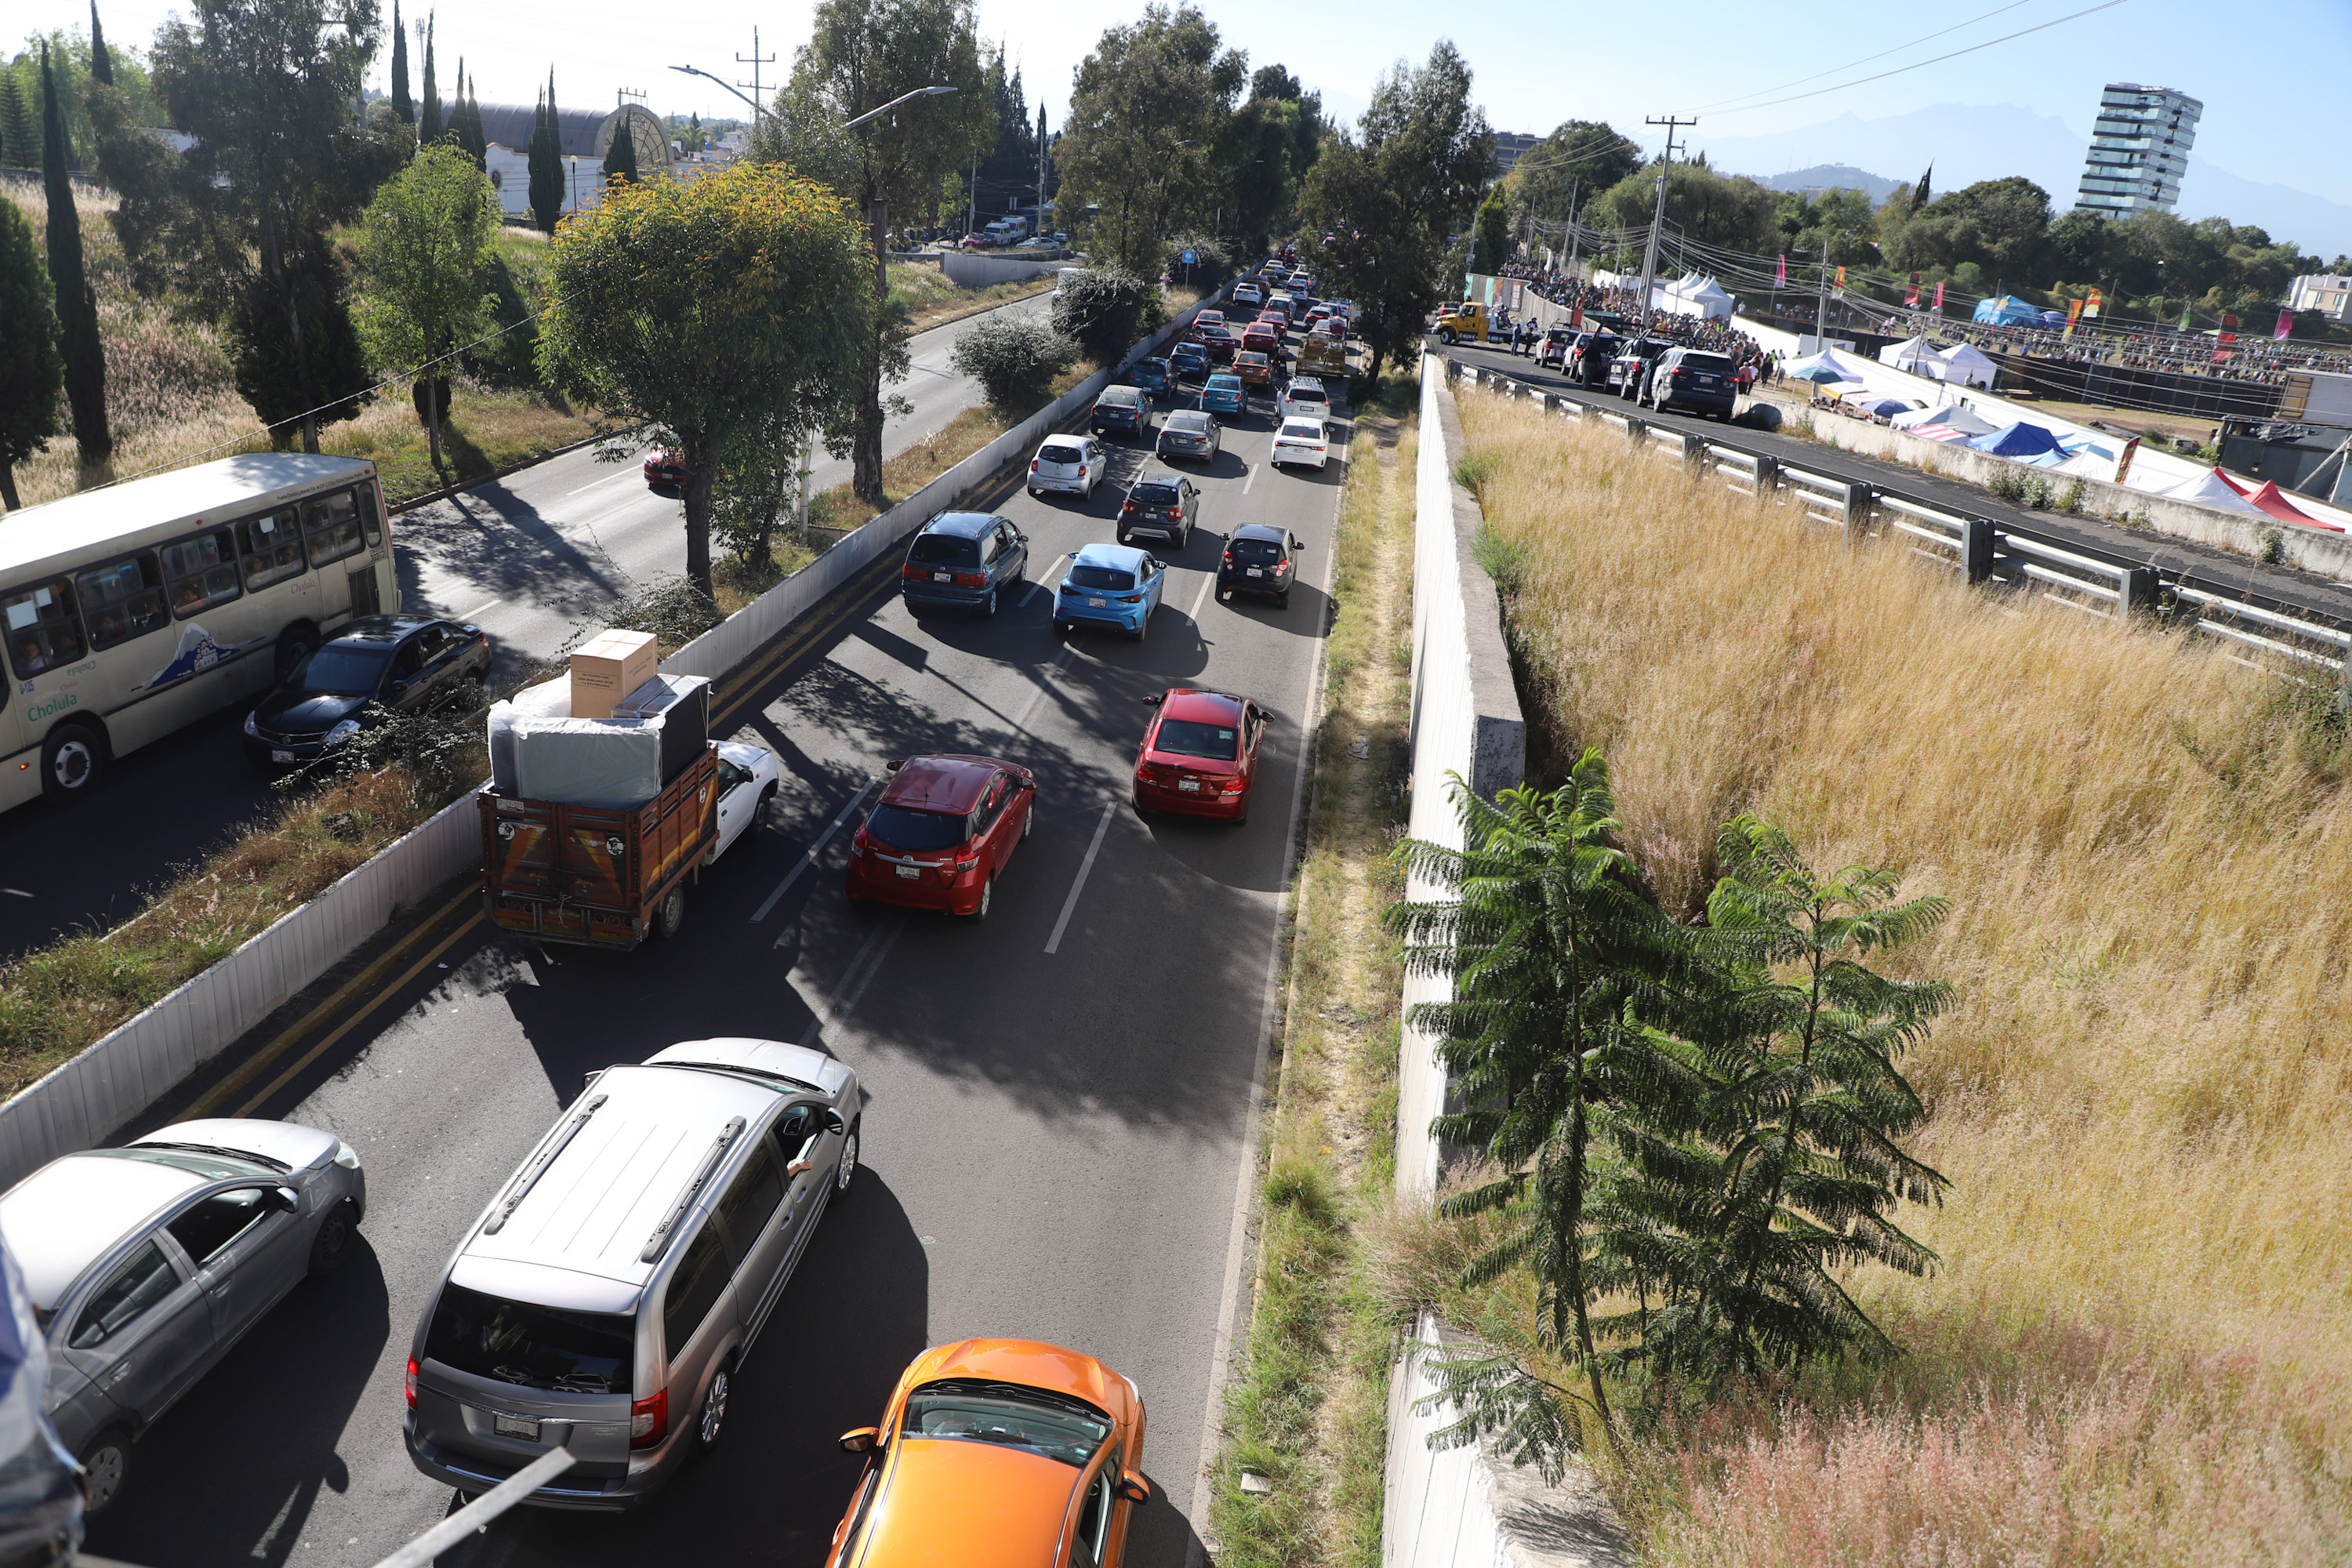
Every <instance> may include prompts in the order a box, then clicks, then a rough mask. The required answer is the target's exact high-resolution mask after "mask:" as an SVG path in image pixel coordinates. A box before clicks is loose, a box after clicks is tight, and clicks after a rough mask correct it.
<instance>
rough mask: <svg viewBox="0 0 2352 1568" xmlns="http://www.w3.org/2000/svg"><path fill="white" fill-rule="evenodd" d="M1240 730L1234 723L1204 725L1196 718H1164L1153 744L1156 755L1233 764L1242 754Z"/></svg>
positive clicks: (1152, 747)
mask: <svg viewBox="0 0 2352 1568" xmlns="http://www.w3.org/2000/svg"><path fill="white" fill-rule="evenodd" d="M1241 744H1242V742H1241V731H1238V730H1236V729H1234V727H1233V726H1232V725H1231V724H1203V723H1202V722H1201V721H1198V720H1196V719H1162V720H1161V721H1160V734H1159V736H1158V738H1157V739H1155V740H1154V741H1153V742H1151V749H1152V750H1153V751H1155V752H1170V753H1171V754H1173V755H1175V756H1179V757H1207V758H1210V759H1211V760H1213V761H1215V762H1220V763H1230V762H1232V761H1233V760H1234V758H1235V757H1236V756H1238V755H1240V754H1241Z"/></svg>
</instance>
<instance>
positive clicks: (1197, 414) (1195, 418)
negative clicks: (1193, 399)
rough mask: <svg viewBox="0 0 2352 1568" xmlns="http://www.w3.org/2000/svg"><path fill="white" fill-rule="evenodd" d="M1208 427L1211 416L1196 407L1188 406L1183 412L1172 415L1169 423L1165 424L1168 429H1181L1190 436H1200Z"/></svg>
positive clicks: (1169, 417)
mask: <svg viewBox="0 0 2352 1568" xmlns="http://www.w3.org/2000/svg"><path fill="white" fill-rule="evenodd" d="M1208 427H1209V416H1207V415H1205V414H1203V413H1202V412H1201V411H1200V410H1198V409H1195V408H1188V409H1186V410H1184V412H1183V413H1181V414H1171V415H1170V416H1168V423H1167V425H1166V426H1164V428H1166V429H1170V430H1175V431H1180V432H1181V433H1182V434H1184V435H1188V436H1198V435H1200V434H1201V433H1202V431H1204V430H1206V429H1207V428H1208Z"/></svg>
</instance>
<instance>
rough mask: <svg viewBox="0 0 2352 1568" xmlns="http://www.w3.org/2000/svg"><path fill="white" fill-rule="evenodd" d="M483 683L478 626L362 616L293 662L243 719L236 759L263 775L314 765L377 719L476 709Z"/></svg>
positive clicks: (484, 661) (486, 648) (485, 640)
mask: <svg viewBox="0 0 2352 1568" xmlns="http://www.w3.org/2000/svg"><path fill="white" fill-rule="evenodd" d="M489 674H490V635H489V634H488V632H486V631H484V630H482V628H481V627H479V626H469V625H467V624H466V623H464V622H461V621H442V620H436V619H434V618H433V617H432V616H361V617H360V618H359V619H358V620H355V621H348V622H346V623H344V625H343V626H342V629H341V630H340V631H338V632H336V633H335V635H334V636H333V637H329V638H328V639H327V640H326V641H325V642H322V643H320V645H319V646H318V647H314V648H312V649H311V650H310V652H309V653H307V654H305V655H303V657H302V659H301V662H299V664H297V665H295V667H294V668H292V669H291V670H289V671H288V672H287V676H286V679H283V680H281V681H279V682H278V685H277V687H276V688H275V689H272V690H271V691H270V693H269V695H268V696H267V697H264V698H263V699H262V700H261V703H260V705H259V706H258V707H257V708H255V709H254V710H253V711H252V712H250V713H248V714H247V715H246V717H245V754H246V755H247V757H249V758H251V759H252V761H253V763H254V765H255V766H256V767H263V768H285V767H293V766H297V765H299V764H300V763H309V762H315V761H317V760H318V759H319V758H320V757H322V756H324V755H326V754H327V753H328V752H331V751H333V750H335V748H337V747H338V746H341V745H342V744H343V743H344V742H347V741H349V740H350V739H351V738H352V736H353V735H356V734H358V733H359V732H360V731H362V730H364V729H367V728H369V727H370V726H372V725H373V724H374V723H375V722H377V721H378V719H379V717H380V716H381V714H382V713H383V711H384V710H392V711H394V712H411V711H415V710H418V709H424V708H431V707H435V706H437V705H438V704H441V703H444V702H452V703H455V702H463V703H466V704H468V705H471V706H479V704H480V702H481V698H482V686H483V683H484V682H485V681H487V680H488V679H489Z"/></svg>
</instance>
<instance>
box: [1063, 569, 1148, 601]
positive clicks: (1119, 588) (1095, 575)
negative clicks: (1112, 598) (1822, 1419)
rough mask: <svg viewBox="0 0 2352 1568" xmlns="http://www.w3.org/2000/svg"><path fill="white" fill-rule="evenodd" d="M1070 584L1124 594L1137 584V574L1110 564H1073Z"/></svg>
mask: <svg viewBox="0 0 2352 1568" xmlns="http://www.w3.org/2000/svg"><path fill="white" fill-rule="evenodd" d="M1069 584H1070V586H1071V587H1073V588H1092V589H1094V590H1095V591H1096V592H1097V593H1103V592H1109V593H1114V594H1124V593H1126V592H1127V591H1128V590H1129V588H1132V587H1134V586H1135V574H1133V573H1132V572H1120V571H1117V570H1114V569H1113V568H1111V567H1108V566H1073V567H1071V568H1070V576H1069Z"/></svg>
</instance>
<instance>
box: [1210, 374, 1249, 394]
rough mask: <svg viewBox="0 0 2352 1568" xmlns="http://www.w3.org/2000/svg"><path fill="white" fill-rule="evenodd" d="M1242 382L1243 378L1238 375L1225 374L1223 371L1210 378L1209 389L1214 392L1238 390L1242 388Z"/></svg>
mask: <svg viewBox="0 0 2352 1568" xmlns="http://www.w3.org/2000/svg"><path fill="white" fill-rule="evenodd" d="M1241 384H1242V378H1241V377H1240V376H1237V375H1225V374H1222V373H1221V374H1216V375H1213V376H1211V377H1210V378H1209V390H1210V391H1212V392H1238V391H1240V390H1241Z"/></svg>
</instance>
